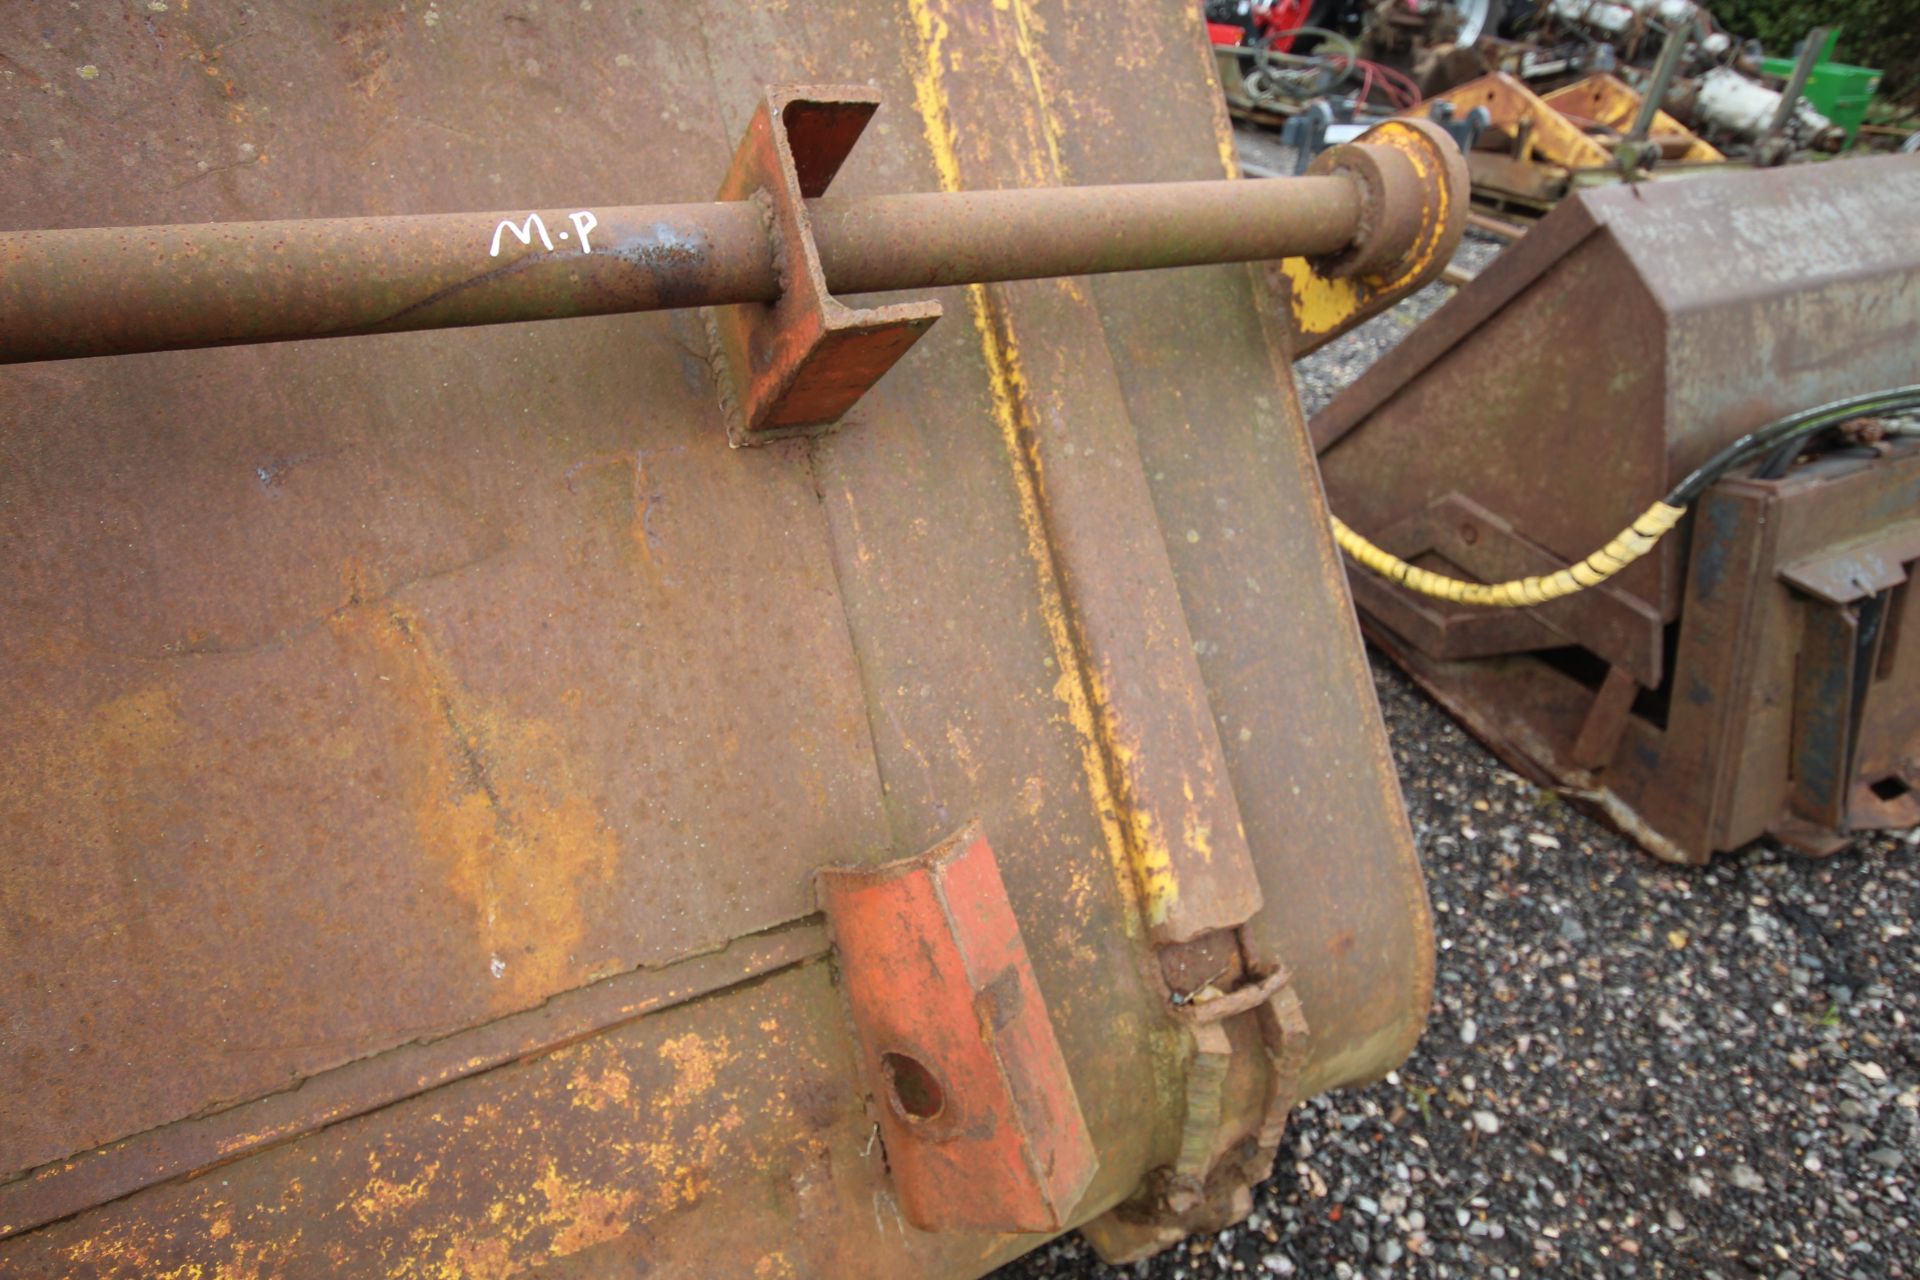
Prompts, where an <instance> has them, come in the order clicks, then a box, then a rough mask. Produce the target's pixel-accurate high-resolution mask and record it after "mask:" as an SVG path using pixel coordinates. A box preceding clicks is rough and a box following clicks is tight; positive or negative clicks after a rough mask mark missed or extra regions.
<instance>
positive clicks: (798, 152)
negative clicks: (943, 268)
mask: <svg viewBox="0 0 1920 1280" xmlns="http://www.w3.org/2000/svg"><path fill="white" fill-rule="evenodd" d="M879 105H880V97H879V94H878V93H877V92H875V91H874V90H872V89H867V88H863V87H858V86H853V87H844V88H841V87H835V88H788V89H770V90H768V92H767V96H766V100H765V101H763V102H762V103H761V104H760V106H759V108H758V109H757V110H756V111H755V112H754V115H753V121H752V123H751V124H749V125H748V126H747V131H746V134H745V136H743V137H742V138H741V139H740V146H739V148H738V149H737V150H736V151H735V152H734V155H733V167H732V168H731V169H729V170H728V172H727V177H726V180H725V181H724V182H723V183H721V184H720V192H719V195H718V197H717V198H718V199H720V200H751V199H756V198H758V199H762V200H764V201H765V202H766V205H767V211H768V216H769V221H770V226H769V228H768V232H769V234H770V235H771V236H772V237H773V240H774V246H775V257H776V260H777V262H778V264H779V267H780V284H781V289H780V297H779V299H778V300H777V301H775V302H771V303H761V302H743V303H736V304H732V305H729V306H722V307H707V308H705V309H704V311H703V314H704V316H705V319H706V324H707V335H708V338H709V340H710V341H711V343H712V346H713V357H714V360H713V364H714V375H715V379H716V381H717V382H718V384H719V394H720V407H721V412H722V414H723V416H724V417H725V419H726V423H727V438H728V439H729V440H731V441H732V442H733V443H734V445H736V446H739V445H751V444H761V443H764V442H765V441H768V440H773V439H778V438H780V437H782V436H790V435H797V434H803V433H810V432H814V431H819V430H822V429H825V428H827V427H830V426H832V425H833V424H835V423H837V422H838V421H839V420H840V418H841V416H842V415H844V414H845V413H846V412H847V410H848V409H850V408H852V407H853V404H854V402H855V401H857V400H859V399H860V397H861V396H863V395H865V394H866V392H867V390H868V388H870V387H872V386H873V384H874V383H876V382H878V381H879V380H880V378H881V377H882V376H883V375H884V374H885V373H886V372H887V370H888V369H891V368H892V367H893V364H894V361H896V360H898V359H899V358H900V357H901V356H902V355H905V354H906V351H907V348H909V347H911V346H912V345H913V344H914V343H915V342H916V341H917V340H918V339H919V337H920V335H921V334H923V333H925V332H926V331H927V330H928V328H930V327H931V326H932V325H933V322H934V321H935V320H938V319H939V318H940V304H939V303H937V302H902V303H893V304H890V305H888V306H884V307H873V308H853V307H848V306H844V305H842V304H841V303H840V302H838V301H836V300H835V299H834V297H833V295H832V294H831V293H829V292H828V290H827V282H826V275H825V273H824V271H823V270H822V269H821V266H820V252H819V249H818V247H817V246H816V245H815V243H814V239H813V225H812V222H811V219H810V217H809V215H808V213H807V205H806V202H807V201H808V200H810V199H813V198H815V197H817V196H820V195H822V194H824V193H825V192H826V189H827V186H828V184H829V183H831V182H832V181H833V178H834V175H835V174H837V173H838V172H839V171H840V165H841V163H842V162H843V161H845V160H846V158H847V154H848V153H849V152H850V151H852V150H853V144H854V143H855V142H856V141H858V140H859V137H860V134H861V131H862V130H864V129H865V128H866V126H867V121H868V120H869V119H871V118H872V116H873V113H874V111H875V110H876V109H877V108H878V107H879Z"/></svg>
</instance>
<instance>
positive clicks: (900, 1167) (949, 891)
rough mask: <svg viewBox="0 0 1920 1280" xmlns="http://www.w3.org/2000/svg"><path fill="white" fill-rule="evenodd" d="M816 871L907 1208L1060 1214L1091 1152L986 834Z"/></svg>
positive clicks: (1056, 1220) (939, 1221)
mask: <svg viewBox="0 0 1920 1280" xmlns="http://www.w3.org/2000/svg"><path fill="white" fill-rule="evenodd" d="M815 885H816V888H817V889H818V892H819V895H820V904H821V907H822V909H823V910H824V911H825V912H826V916H827V923H828V926H829V928H830V929H831V930H832V933H833V940H834V951H835V955H836V958H837V961H838V964H839V968H840V977H841V982H842V984H843V986H844V989H845V991H846V995H847V999H848V1001H849V1003H850V1004H851V1005H852V1008H853V1021H854V1027H855V1030H856V1031H857V1032H858V1033H859V1038H860V1049H861V1070H862V1072H863V1075H864V1079H865V1083H866V1087H867V1090H868V1092H869V1093H870V1094H871V1095H872V1098H873V1102H874V1109H875V1111H876V1112H877V1115H878V1119H879V1124H880V1133H881V1137H882V1138H883V1140H884V1141H885V1142H886V1146H887V1163H888V1166H889V1167H890V1168H891V1169H892V1171H893V1179H894V1185H895V1187H896V1189H897V1191H898V1193H899V1197H900V1206H901V1210H902V1212H903V1213H904V1214H905V1215H906V1218H907V1221H909V1222H911V1223H912V1224H913V1225H914V1226H916V1227H918V1228H920V1229H921V1230H924V1231H945V1230H961V1229H968V1230H983V1231H1059V1230H1061V1229H1063V1228H1064V1227H1065V1226H1066V1225H1067V1223H1068V1221H1069V1215H1070V1214H1071V1212H1072V1210H1073V1207H1074V1205H1075V1204H1076V1203H1078V1201H1079V1199H1080V1196H1081V1194H1082V1193H1083V1192H1085V1190H1086V1188H1087V1184H1088V1182H1089V1181H1090V1180H1091V1179H1092V1177H1093V1173H1094V1170H1095V1169H1096V1168H1097V1167H1098V1165H1099V1160H1098V1157H1097V1156H1096V1155H1095V1153H1094V1149H1093V1140H1092V1138H1091V1137H1089V1136H1088V1133H1087V1126H1086V1121H1085V1120H1084V1119H1083V1118H1082V1117H1081V1114H1080V1100H1079V1098H1078V1096H1077V1095H1076V1094H1075V1093H1074V1088H1073V1080H1072V1078H1071V1077H1070V1076H1069V1075H1068V1073H1067V1064H1066V1060H1065V1059H1064V1058H1063V1057H1062V1056H1061V1053H1060V1043H1059V1041H1058V1040H1057V1039H1056V1038H1055V1036H1054V1032H1053V1021H1052V1019H1051V1018H1050V1017H1049V1016H1048V1014H1047V1005H1046V1001H1045V1000H1044V999H1043V998H1042V997H1041V995H1040V988H1039V986H1038V985H1037V984H1036V983H1035V982H1034V977H1033V965H1032V963H1031V962H1030V961H1029V960H1028V958H1027V948H1026V944H1025V943H1024V942H1023V941H1022V940H1021V938H1020V926H1019V924H1018V922H1016V921H1015V920H1014V917H1013V907H1012V904H1011V903H1009V902H1008V901H1007V891H1006V887H1005V885H1004V884H1003V883H1002V882H1001V880H1000V868H999V865H998V864H997V863H996V862H995V860H994V856H993V849H992V847H991V846H990V845H988V843H987V838H986V836H985V835H983V834H982V833H981V831H980V829H979V828H978V827H977V826H969V827H967V828H965V829H964V830H962V831H960V832H959V833H958V834H956V835H953V836H951V837H949V838H948V839H946V840H944V841H942V842H941V843H940V844H937V845H935V846H934V847H933V848H931V849H929V850H927V851H926V852H925V853H922V854H919V855H917V856H915V857H911V858H903V859H901V860H900V861H898V862H890V863H887V864H886V865H884V866H880V867H868V868H831V867H830V868H823V869H822V870H820V871H819V872H817V873H816V875H815Z"/></svg>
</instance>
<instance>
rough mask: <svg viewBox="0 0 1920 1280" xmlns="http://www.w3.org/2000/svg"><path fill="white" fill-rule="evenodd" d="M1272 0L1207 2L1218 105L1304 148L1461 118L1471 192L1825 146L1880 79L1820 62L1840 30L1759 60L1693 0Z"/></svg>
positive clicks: (1850, 131)
mask: <svg viewBox="0 0 1920 1280" xmlns="http://www.w3.org/2000/svg"><path fill="white" fill-rule="evenodd" d="M1279 8H1280V7H1279V6H1277V5H1272V4H1265V3H1261V2H1260V0H1212V2H1211V3H1209V5H1208V13H1209V16H1210V18H1211V19H1213V20H1214V25H1213V27H1212V30H1213V34H1214V39H1215V54H1216V59H1217V61H1218V63H1219V69H1220V76H1221V81H1222V84H1223V86H1224V87H1225V90H1226V96H1227V100H1228V104H1229V108H1230V109H1231V110H1233V111H1234V112H1235V113H1236V114H1238V115H1240V116H1242V117H1245V118H1249V119H1254V120H1259V121H1264V122H1266V123H1278V124H1284V125H1286V126H1287V128H1288V131H1289V133H1288V140H1289V141H1290V142H1293V143H1295V145H1297V146H1300V147H1302V148H1303V149H1304V150H1306V151H1308V152H1311V151H1313V150H1316V149H1317V148H1318V147H1320V146H1323V145H1326V143H1328V142H1337V141H1341V140H1343V139H1345V138H1347V137H1349V136H1351V135H1352V133H1353V132H1354V131H1357V130H1358V129H1361V128H1364V127H1365V126H1366V125H1367V123H1368V122H1369V121H1371V120H1373V119H1376V118H1379V117H1381V116H1384V115H1388V114H1395V113H1400V114H1422V115H1431V116H1434V117H1435V118H1439V119H1442V120H1444V121H1449V122H1461V123H1462V124H1464V123H1465V122H1466V121H1468V120H1469V119H1472V120H1474V121H1475V124H1474V127H1473V128H1472V129H1471V131H1470V132H1468V133H1467V134H1465V135H1463V136H1462V138H1461V141H1462V142H1463V143H1464V144H1466V145H1468V146H1470V147H1471V148H1472V151H1473V155H1472V156H1471V157H1470V161H1471V165H1472V169H1473V182H1474V191H1475V195H1476V197H1478V198H1480V199H1482V200H1490V201H1494V202H1498V203H1501V204H1508V205H1513V206H1516V207H1519V208H1521V209H1525V210H1532V211H1539V210H1544V209H1546V208H1549V207H1551V206H1552V205H1553V204H1554V203H1555V202H1556V201H1558V200H1559V199H1561V198H1562V197H1564V196H1565V195H1566V194H1567V193H1568V192H1569V191H1570V190H1573V189H1575V188H1577V187H1581V186H1588V185H1594V184H1603V183H1607V182H1614V181H1622V180H1626V181H1637V180H1641V179H1644V178H1648V177H1655V176H1667V175H1670V174H1675V173H1682V172H1686V171H1689V170H1697V169H1699V168H1702V167H1705V166H1712V165H1721V164H1726V163H1734V164H1739V165H1743V166H1762V167H1764V166H1771V165H1775V164H1780V163H1784V162H1786V161H1787V160H1789V159H1792V158H1794V157H1796V156H1804V155H1808V154H1829V153H1832V152H1836V151H1839V150H1841V149H1843V148H1845V147H1847V146H1850V145H1852V144H1853V142H1854V141H1855V139H1856V136H1857V135H1858V134H1859V131H1860V128H1861V125H1862V122H1863V119H1864V116H1865V111H1866V106H1867V103H1868V102H1869V101H1870V100H1871V98H1872V96H1873V93H1874V90H1875V89H1876V88H1877V86H1878V82H1879V73H1878V72H1875V71H1872V70H1870V69H1867V68H1860V67H1852V66H1847V65H1845V64H1842V63H1839V62H1836V61H1835V60H1834V58H1833V44H1834V40H1835V39H1836V38H1837V33H1830V32H1828V31H1826V30H1824V29H1820V28H1816V29H1814V30H1813V31H1811V32H1809V33H1808V34H1807V38H1806V39H1805V40H1804V41H1803V42H1802V45H1801V48H1800V50H1799V53H1798V55H1797V56H1796V57H1793V58H1772V57H1767V56H1764V53H1763V51H1762V50H1761V48H1760V46H1759V45H1758V43H1757V42H1755V41H1750V40H1749V41H1742V40H1739V39H1737V38H1736V37H1735V36H1734V35H1732V34H1730V33H1729V32H1727V31H1725V30H1722V29H1721V28H1720V27H1719V25H1718V24H1717V23H1716V22H1715V21H1714V18H1713V15H1712V14H1711V13H1710V12H1709V11H1708V10H1707V9H1706V8H1704V7H1702V6H1700V5H1698V4H1695V3H1693V0H1549V2H1548V3H1546V4H1544V5H1538V6H1529V7H1528V9H1527V11H1526V12H1525V13H1524V15H1523V14H1521V13H1520V12H1519V9H1518V6H1514V7H1513V8H1512V9H1509V7H1508V6H1507V5H1506V4H1505V3H1502V0H1380V2H1379V3H1376V4H1373V5H1371V6H1364V5H1359V4H1344V5H1343V4H1339V3H1334V2H1333V0H1322V3H1320V4H1318V5H1316V6H1314V7H1313V9H1312V11H1311V17H1312V21H1313V23H1314V25H1302V26H1296V27H1293V28H1281V27H1278V26H1277V25H1276V24H1277V22H1278V21H1279V20H1280V19H1277V18H1276V17H1275V16H1274V15H1275V13H1276V11H1277V10H1279ZM1476 109H1478V110H1482V111H1483V112H1484V114H1483V115H1481V116H1478V117H1476V116H1475V115H1474V113H1475V111H1476Z"/></svg>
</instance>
